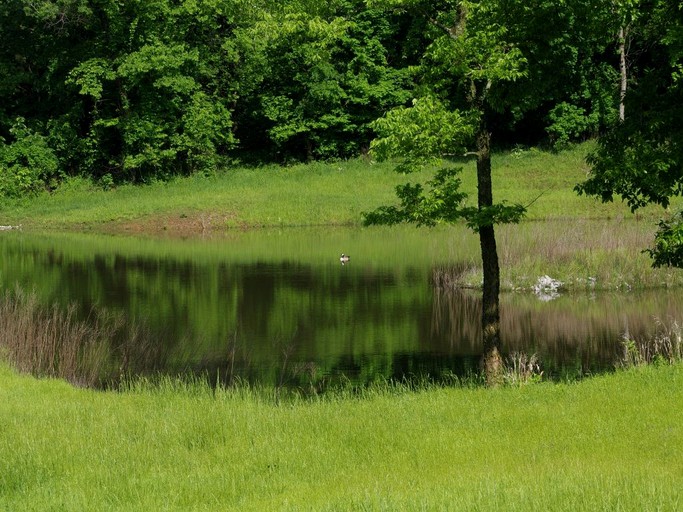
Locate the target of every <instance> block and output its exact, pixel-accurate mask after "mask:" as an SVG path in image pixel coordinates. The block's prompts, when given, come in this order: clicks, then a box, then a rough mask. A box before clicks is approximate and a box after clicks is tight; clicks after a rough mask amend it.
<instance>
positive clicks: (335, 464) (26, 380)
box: [0, 364, 683, 511]
mask: <svg viewBox="0 0 683 512" xmlns="http://www.w3.org/2000/svg"><path fill="white" fill-rule="evenodd" d="M682 384H683V367H682V366H681V365H680V364H678V365H672V366H668V365H667V366H659V367H643V368H637V369H634V370H629V371H622V372H618V373H617V374H612V375H608V376H603V377H596V378H593V379H590V380H587V381H583V382H580V383H574V384H539V385H534V386H522V387H510V388H501V389H497V390H490V389H483V388H479V389H477V388H456V389H430V390H427V391H421V392H410V391H405V392H398V393H397V392H395V391H391V390H388V391H382V389H380V388H378V389H376V390H374V391H372V392H368V393H366V394H365V395H364V396H363V397H361V398H344V397H336V398H335V397H334V396H330V397H327V398H324V399H319V400H316V401H293V402H285V403H282V404H281V405H279V406H277V405H275V404H274V402H273V401H272V400H269V399H266V398H263V396H262V395H259V394H257V393H256V394H255V393H251V392H249V391H248V390H245V391H242V392H236V391H231V390H225V391H218V392H214V391H212V390H211V389H210V388H208V387H207V386H204V385H201V384H192V383H190V384H183V385H181V384H177V383H173V381H168V382H167V383H166V384H165V385H164V384H162V385H157V386H153V387H147V386H145V385H140V386H138V387H137V388H135V387H131V389H129V390H128V391H127V392H126V393H108V392H107V393H103V392H93V391H87V390H82V389H75V388H73V387H71V386H69V385H67V384H65V383H63V382H60V381H52V380H36V379H34V378H30V377H25V376H18V375H17V374H16V373H14V372H13V371H11V370H9V369H8V368H7V367H6V366H0V425H2V429H3V435H2V436H0V509H3V510H86V509H87V510H162V509H163V510H188V509H191V510H316V511H317V510H506V511H507V510H571V511H575V510H634V511H635V510H637V511H641V510H677V509H678V508H679V507H680V505H681V490H680V489H681V485H682V484H683V421H682V420H683V413H682V412H681V409H680V407H679V405H680V403H681V400H683V385H682Z"/></svg>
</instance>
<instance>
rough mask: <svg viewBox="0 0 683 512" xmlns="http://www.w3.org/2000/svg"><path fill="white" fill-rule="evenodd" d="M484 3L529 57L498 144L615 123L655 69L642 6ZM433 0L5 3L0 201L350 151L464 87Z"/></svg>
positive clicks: (554, 138) (499, 119) (496, 125)
mask: <svg viewBox="0 0 683 512" xmlns="http://www.w3.org/2000/svg"><path fill="white" fill-rule="evenodd" d="M436 3H439V6H438V7H439V9H441V10H443V9H444V6H443V5H441V4H444V5H446V4H448V5H450V4H451V3H452V4H453V6H452V8H453V9H454V10H457V9H459V8H465V7H466V5H467V3H466V2H450V1H448V0H446V1H440V2H436ZM488 3H489V4H490V12H491V16H492V17H494V18H495V23H497V24H498V25H499V26H500V30H501V31H504V32H505V38H506V40H508V41H510V44H511V48H513V47H514V48H515V51H520V52H521V54H522V56H523V58H524V59H525V62H526V68H525V69H524V72H523V74H522V75H521V76H520V77H519V79H517V80H516V82H515V86H514V87H508V88H506V89H505V94H506V95H507V97H506V98H504V99H501V102H504V103H505V104H506V105H509V104H513V105H515V104H516V105H518V108H512V109H510V108H506V109H501V112H500V113H496V112H495V111H494V112H492V115H491V119H490V121H489V126H490V127H491V129H492V130H493V131H494V132H495V133H496V139H495V140H496V141H497V143H498V144H550V145H562V144H566V143H569V142H571V141H574V140H578V139H582V138H585V137H589V136H593V135H595V134H597V133H599V132H600V131H602V130H604V129H605V128H606V127H608V126H610V125H611V124H613V123H615V122H616V120H617V119H618V116H619V107H620V98H621V97H622V96H623V91H622V90H621V89H620V83H621V82H622V81H621V78H622V75H623V74H625V75H624V76H625V78H626V82H625V83H632V82H637V80H638V77H639V76H640V74H642V73H644V71H645V70H647V69H650V68H651V67H653V66H655V67H656V66H657V61H656V59H657V58H658V57H657V56H658V53H657V51H656V48H654V49H653V47H654V46H656V45H653V43H652V41H654V40H655V39H656V36H655V35H653V34H651V33H648V32H647V30H645V28H647V23H648V22H647V21H646V20H647V16H646V14H647V9H652V8H653V7H652V6H650V5H649V4H648V3H647V2H642V3H639V2H619V1H616V0H615V1H611V2H610V1H605V2H586V1H585V0H581V1H580V0H567V1H564V2H557V1H555V0H534V1H532V2H507V1H503V0H497V1H491V0H489V1H488ZM654 3H657V2H654ZM432 4H435V2H429V1H421V0H411V1H399V0H385V1H374V2H366V1H364V0H332V1H328V2H319V1H317V0H285V1H278V2H273V1H267V0H125V1H122V0H12V1H8V2H2V4H1V5H0V39H1V40H2V45H1V46H0V143H1V145H0V167H1V168H2V169H1V171H2V176H0V196H2V195H5V196H19V195H22V194H26V193H30V192H32V191H36V190H42V189H45V188H46V187H47V188H54V187H56V186H58V184H59V182H60V180H61V179H63V178H64V177H66V176H72V175H83V176H88V177H91V178H92V179H93V180H96V181H97V182H99V183H101V184H102V185H103V186H108V185H112V184H115V183H120V182H135V183H138V182H145V181H148V180H150V179H164V178H166V177H169V176H173V175H178V174H189V173H193V172H207V171H212V170H214V169H216V168H218V167H226V166H229V165H230V164H231V163H234V162H238V161H241V162H244V161H246V160H251V161H254V160H256V161H263V160H270V161H278V162H287V161H290V160H306V159H329V158H347V157H353V156H357V155H360V154H362V153H364V152H365V151H367V149H368V147H369V143H370V141H371V140H372V139H373V136H374V133H373V128H372V122H373V121H374V120H376V119H377V118H379V117H381V116H382V115H383V114H385V113H386V112H388V111H389V110H391V109H392V108H394V107H399V106H406V105H409V104H410V102H411V100H412V99H413V98H415V97H419V96H420V95H421V93H423V92H424V88H423V84H424V83H427V82H429V83H431V84H433V83H434V81H435V76H434V74H437V75H438V77H439V78H440V79H441V80H442V81H443V84H442V87H441V88H440V90H442V91H443V94H447V95H449V96H450V97H452V98H454V97H458V95H459V94H461V95H464V94H466V91H460V89H462V88H463V84H462V83H460V82H458V81H457V80H456V79H453V78H452V77H456V76H458V74H459V73H458V70H457V69H456V68H457V67H458V66H459V65H460V64H459V62H458V56H457V55H454V56H453V58H452V59H450V60H449V59H444V58H443V56H440V55H438V53H439V51H441V49H440V48H439V47H436V46H435V47H434V48H430V45H431V44H433V41H434V40H435V38H434V37H433V35H434V31H439V30H441V29H442V28H441V27H440V26H439V23H438V22H434V20H430V18H429V11H430V9H434V8H435V7H434V5H432ZM463 6H465V7H463ZM446 7H448V6H447V5H446ZM643 27H645V28H643ZM624 29H626V31H625V30H624ZM444 30H445V28H444ZM620 36H621V38H620ZM624 41H626V42H627V44H626V45H623V44H620V42H621V43H623V42H624ZM620 52H621V55H624V56H625V57H628V67H627V68H626V69H624V68H623V67H622V68H620ZM448 62H450V64H447V63H448ZM445 63H446V64H445ZM444 66H445V67H444ZM448 66H451V68H452V69H448ZM432 89H433V87H432ZM530 91H531V92H533V94H530Z"/></svg>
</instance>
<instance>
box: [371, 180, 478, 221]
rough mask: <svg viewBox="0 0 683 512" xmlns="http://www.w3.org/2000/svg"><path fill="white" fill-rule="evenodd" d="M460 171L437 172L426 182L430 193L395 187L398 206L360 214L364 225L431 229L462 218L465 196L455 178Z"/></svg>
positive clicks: (459, 182) (412, 188)
mask: <svg viewBox="0 0 683 512" xmlns="http://www.w3.org/2000/svg"><path fill="white" fill-rule="evenodd" d="M461 171H462V169H455V168H446V169H441V170H439V171H437V172H436V174H435V176H434V178H433V179H431V180H428V181H427V185H429V187H430V189H429V191H428V192H427V193H425V191H424V189H423V187H422V185H420V184H417V185H411V184H410V183H408V184H405V185H398V186H397V187H396V195H397V196H398V198H399V199H400V201H401V206H381V207H379V208H378V209H377V210H375V211H373V212H369V213H364V214H363V222H364V223H365V224H366V225H372V224H399V223H401V222H410V223H414V224H417V225H418V226H434V225H436V224H437V223H438V222H442V221H443V222H451V223H452V222H456V221H457V220H458V219H461V218H462V217H464V216H465V213H464V212H465V211H466V210H463V208H462V203H463V201H464V200H465V198H466V197H467V194H465V193H463V192H461V191H460V184H461V181H460V179H459V178H457V175H458V174H459V173H460V172H461Z"/></svg>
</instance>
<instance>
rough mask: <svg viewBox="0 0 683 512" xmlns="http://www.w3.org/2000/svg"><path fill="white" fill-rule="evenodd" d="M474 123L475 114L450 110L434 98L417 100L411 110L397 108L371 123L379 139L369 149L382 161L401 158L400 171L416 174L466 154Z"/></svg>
mask: <svg viewBox="0 0 683 512" xmlns="http://www.w3.org/2000/svg"><path fill="white" fill-rule="evenodd" d="M475 122H476V114H473V113H464V114H463V113H461V112H459V111H457V110H456V111H450V110H448V109H447V108H446V106H445V105H444V104H443V103H442V102H440V101H439V100H438V99H436V98H434V97H429V96H427V97H424V98H419V99H414V100H413V102H412V106H411V107H400V108H395V109H393V110H391V111H389V112H388V113H387V114H385V115H384V116H383V117H381V118H380V119H378V120H377V121H375V122H374V123H373V124H372V128H373V129H374V131H375V132H376V133H377V138H376V139H375V140H373V141H372V144H371V145H370V149H371V151H372V155H373V156H374V157H375V158H377V160H379V161H385V160H388V159H389V158H398V159H399V160H400V162H399V164H398V166H397V168H396V170H397V171H398V172H401V173H409V172H413V171H416V170H419V169H420V168H422V167H424V166H426V165H430V164H436V163H438V162H439V159H440V158H442V157H449V156H451V157H457V156H461V155H463V154H464V153H465V150H466V149H465V148H466V147H467V145H468V144H469V143H470V142H471V140H472V138H473V136H474V127H475Z"/></svg>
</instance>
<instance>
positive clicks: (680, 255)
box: [647, 212, 683, 268]
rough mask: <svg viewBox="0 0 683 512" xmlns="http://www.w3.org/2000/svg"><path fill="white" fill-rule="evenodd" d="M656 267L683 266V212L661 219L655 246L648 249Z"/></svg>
mask: <svg viewBox="0 0 683 512" xmlns="http://www.w3.org/2000/svg"><path fill="white" fill-rule="evenodd" d="M647 252H648V253H649V254H650V256H651V257H652V260H653V261H652V264H653V265H654V266H655V267H663V266H667V267H678V268H683V213H682V212H678V213H677V214H676V215H674V216H673V217H672V218H671V219H670V220H661V221H659V229H658V230H657V234H656V235H655V243H654V247H652V248H650V249H647Z"/></svg>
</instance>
